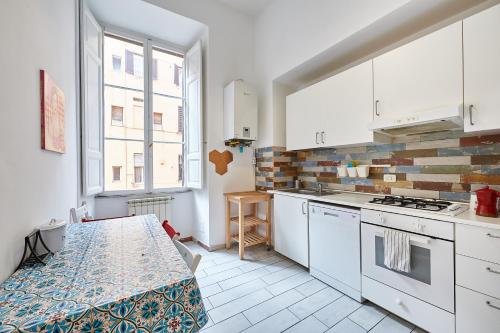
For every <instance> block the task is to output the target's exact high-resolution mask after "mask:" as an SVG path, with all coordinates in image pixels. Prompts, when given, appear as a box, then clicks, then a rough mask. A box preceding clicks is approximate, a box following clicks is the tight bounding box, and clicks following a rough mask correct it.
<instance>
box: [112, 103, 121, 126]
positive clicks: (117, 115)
mask: <svg viewBox="0 0 500 333" xmlns="http://www.w3.org/2000/svg"><path fill="white" fill-rule="evenodd" d="M111 125H113V126H123V107H122V106H116V105H111Z"/></svg>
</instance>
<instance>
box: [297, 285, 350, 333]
mask: <svg viewBox="0 0 500 333" xmlns="http://www.w3.org/2000/svg"><path fill="white" fill-rule="evenodd" d="M327 288H328V287H327ZM330 288H332V289H334V290H336V291H338V290H337V289H335V288H333V287H330ZM325 289H326V288H325ZM322 290H324V289H322ZM320 291H321V290H320ZM320 291H318V292H316V293H314V294H311V296H313V295H315V294H317V293H319V292H320ZM297 292H298V291H297ZM339 293H340V291H339ZM299 294H300V292H299ZM311 296H306V297H304V298H303V299H302V300H301V301H303V300H305V299H307V298H309V297H311ZM342 296H345V295H344V294H342V295H340V296H339V297H337V298H336V299H334V300H332V301H331V302H329V303H328V304H326V305H324V306H322V307H321V308H319V309H317V310H316V311H314V312H313V313H311V314H309V315H308V316H307V317H310V316H314V314H315V313H316V312H318V311H321V310H322V309H324V308H326V307H327V306H328V305H330V304H332V303H333V302H335V301H336V300H338V299H340V298H342ZM301 301H299V302H301ZM299 302H297V303H299ZM297 303H294V304H292V305H290V306H289V307H288V308H287V309H289V310H290V312H292V313H293V311H292V310H291V309H290V307H292V306H294V305H295V304H297ZM358 309H359V308H358ZM293 314H295V313H293ZM349 315H351V314H349ZM307 317H306V318H307ZM306 318H304V319H306ZM315 318H316V319H318V320H319V318H317V317H315ZM346 318H347V317H346ZM304 319H303V320H304ZM319 321H320V322H321V323H322V324H324V325H326V324H325V323H323V322H322V321H321V320H319ZM326 326H328V325H326Z"/></svg>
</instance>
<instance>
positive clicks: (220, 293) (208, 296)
mask: <svg viewBox="0 0 500 333" xmlns="http://www.w3.org/2000/svg"><path fill="white" fill-rule="evenodd" d="M259 279H260V278H257V279H255V280H251V281H248V282H245V283H242V284H240V285H237V286H235V287H233V288H231V289H227V290H222V291H220V292H218V293H216V294H213V295H210V296H208V297H207V298H209V299H208V300H209V301H210V297H212V296H216V295H218V294H221V293H223V292H226V291H230V290H232V289H234V288H238V287H241V286H242V285H244V284H247V283H251V282H255V281H257V280H259ZM262 282H263V283H264V284H265V282H264V281H262ZM221 289H222V288H221ZM261 289H266V287H263V288H261ZM267 291H268V290H267ZM253 292H255V290H251V291H249V292H248V294H244V295H241V296H240V297H244V296H248V295H250V294H251V293H253ZM268 292H269V291H268ZM269 293H270V294H271V295H272V293H271V292H269ZM273 298H274V296H273ZM236 299H237V298H235V299H232V300H230V301H229V302H226V303H222V304H220V305H219V306H214V307H213V308H212V309H210V310H213V309H216V308H218V307H221V306H223V305H226V304H227V303H230V302H232V301H235V300H236ZM212 306H213V303H212Z"/></svg>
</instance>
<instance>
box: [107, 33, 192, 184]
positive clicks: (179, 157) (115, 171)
mask: <svg viewBox="0 0 500 333" xmlns="http://www.w3.org/2000/svg"><path fill="white" fill-rule="evenodd" d="M151 54H152V59H149V60H148V59H144V45H142V44H140V43H136V42H133V41H128V40H126V39H122V38H119V37H114V36H110V35H106V36H105V40H104V86H105V88H104V104H105V109H104V110H105V112H104V137H105V144H104V168H105V173H104V174H105V182H104V186H105V191H122V190H143V189H145V183H146V179H151V180H152V184H151V187H152V189H162V188H172V187H182V184H183V182H182V181H183V175H182V171H183V166H182V163H183V150H184V149H183V146H184V143H183V133H184V114H183V89H182V79H183V70H182V68H183V62H184V58H183V56H182V55H179V54H176V53H172V52H168V51H165V50H163V49H160V48H156V47H154V48H153V49H152V52H151ZM122 59H123V61H122ZM145 62H146V63H149V64H150V66H149V68H151V79H152V81H153V85H152V100H151V102H150V115H151V116H149V117H147V119H150V123H149V124H148V123H146V124H145V112H147V110H145V103H144V100H145V99H146V98H147V97H148V96H149V94H148V92H146V93H145V92H144V82H145V81H144V80H145V79H147V75H146V76H145V75H144V74H145V71H144V68H145V66H144V64H145ZM147 133H149V135H145V134H147ZM148 137H149V138H150V142H149V144H150V147H151V149H150V153H151V154H152V155H153V156H152V158H150V159H147V158H145V156H146V155H147V154H145V151H144V147H145V139H146V138H148ZM149 160H150V161H151V163H152V165H149V164H150V162H149ZM148 170H151V171H148ZM148 172H152V175H150V176H148Z"/></svg>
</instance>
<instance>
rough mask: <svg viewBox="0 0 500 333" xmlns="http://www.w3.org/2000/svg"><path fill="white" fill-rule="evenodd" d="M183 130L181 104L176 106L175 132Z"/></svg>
mask: <svg viewBox="0 0 500 333" xmlns="http://www.w3.org/2000/svg"><path fill="white" fill-rule="evenodd" d="M183 131H184V111H183V110H182V106H178V107H177V132H179V133H182V132H183Z"/></svg>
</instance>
